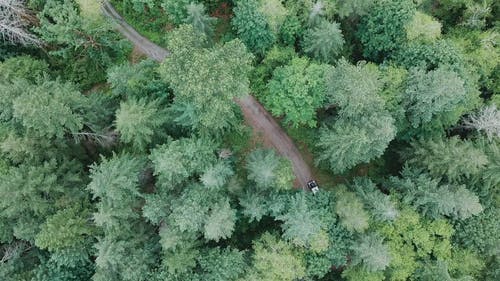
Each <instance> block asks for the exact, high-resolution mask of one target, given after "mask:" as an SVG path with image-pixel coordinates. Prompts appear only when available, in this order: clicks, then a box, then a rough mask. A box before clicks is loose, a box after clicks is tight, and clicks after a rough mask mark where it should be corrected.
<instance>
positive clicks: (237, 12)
mask: <svg viewBox="0 0 500 281" xmlns="http://www.w3.org/2000/svg"><path fill="white" fill-rule="evenodd" d="M233 12H234V17H233V19H232V21H231V24H232V26H233V29H234V30H235V32H236V33H237V34H238V37H239V38H240V39H241V40H242V41H243V43H245V45H246V46H247V47H248V49H250V51H252V52H253V53H254V54H256V55H263V54H265V52H266V51H267V50H269V49H270V47H271V46H272V45H273V44H274V41H276V35H275V34H274V33H273V32H272V30H271V27H270V26H269V24H268V22H267V20H266V17H265V15H264V14H262V12H260V11H259V3H258V1H257V0H244V1H238V2H237V3H236V7H235V8H234V9H233Z"/></svg>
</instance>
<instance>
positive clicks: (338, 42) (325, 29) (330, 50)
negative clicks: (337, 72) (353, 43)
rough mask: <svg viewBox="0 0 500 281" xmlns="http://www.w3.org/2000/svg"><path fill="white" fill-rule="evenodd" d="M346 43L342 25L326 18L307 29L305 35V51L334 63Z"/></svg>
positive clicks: (320, 59)
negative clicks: (341, 28)
mask: <svg viewBox="0 0 500 281" xmlns="http://www.w3.org/2000/svg"><path fill="white" fill-rule="evenodd" d="M344 43H345V40H344V36H343V35H342V31H341V30H340V25H339V24H338V23H336V22H328V21H326V20H323V21H321V23H320V24H319V25H317V26H315V27H314V28H312V29H310V30H308V31H306V34H305V36H304V42H303V45H304V51H305V52H306V54H308V55H310V56H311V57H313V58H315V59H317V60H319V61H322V62H325V63H332V62H334V61H335V59H336V57H337V56H338V55H339V54H340V52H341V51H342V47H343V45H344Z"/></svg>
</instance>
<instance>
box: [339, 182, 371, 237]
mask: <svg viewBox="0 0 500 281" xmlns="http://www.w3.org/2000/svg"><path fill="white" fill-rule="evenodd" d="M335 213H336V214H337V215H338V216H339V218H340V223H341V224H342V225H343V226H344V227H345V228H346V229H347V230H349V231H351V232H364V231H365V230H366V229H367V228H368V222H369V215H368V213H367V212H366V211H365V210H364V209H363V203H362V202H361V200H359V198H358V197H357V196H356V194H355V193H353V192H350V191H347V190H346V188H345V186H338V187H337V202H336V204H335Z"/></svg>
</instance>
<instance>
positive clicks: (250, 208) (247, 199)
mask: <svg viewBox="0 0 500 281" xmlns="http://www.w3.org/2000/svg"><path fill="white" fill-rule="evenodd" d="M239 199H240V202H239V203H240V206H241V207H243V210H242V213H243V215H244V216H246V217H248V222H253V221H260V220H261V219H262V217H263V216H265V215H266V214H267V212H268V210H267V206H266V203H267V202H266V200H265V199H266V198H264V196H262V195H261V194H258V193H255V192H247V193H245V194H244V195H243V196H242V197H240V198H239Z"/></svg>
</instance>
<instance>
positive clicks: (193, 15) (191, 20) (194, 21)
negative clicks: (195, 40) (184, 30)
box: [184, 2, 216, 41]
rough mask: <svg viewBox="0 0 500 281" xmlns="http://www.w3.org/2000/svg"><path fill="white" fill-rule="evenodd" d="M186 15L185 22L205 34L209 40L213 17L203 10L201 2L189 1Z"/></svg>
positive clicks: (211, 33)
mask: <svg viewBox="0 0 500 281" xmlns="http://www.w3.org/2000/svg"><path fill="white" fill-rule="evenodd" d="M186 10H187V17H186V19H185V20H184V22H185V23H187V24H191V25H192V26H193V28H194V30H195V31H197V32H199V33H202V34H205V35H206V37H207V38H208V40H209V41H210V40H211V38H212V35H213V24H214V22H215V21H216V19H215V18H212V17H210V16H208V15H207V14H206V12H205V6H203V4H201V3H200V4H195V3H193V2H192V3H190V4H189V5H188V6H187V7H186Z"/></svg>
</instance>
